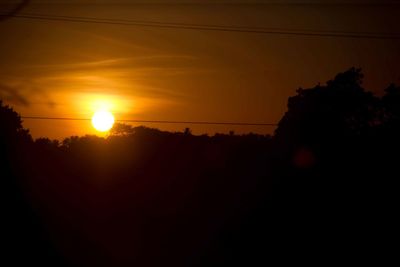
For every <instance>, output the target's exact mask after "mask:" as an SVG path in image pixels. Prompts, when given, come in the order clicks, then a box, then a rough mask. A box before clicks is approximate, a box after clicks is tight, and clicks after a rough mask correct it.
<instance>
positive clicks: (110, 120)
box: [92, 110, 114, 132]
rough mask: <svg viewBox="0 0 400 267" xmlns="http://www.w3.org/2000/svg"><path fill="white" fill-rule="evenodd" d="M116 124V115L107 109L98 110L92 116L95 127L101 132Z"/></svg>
mask: <svg viewBox="0 0 400 267" xmlns="http://www.w3.org/2000/svg"><path fill="white" fill-rule="evenodd" d="M113 124H114V116H113V115H112V114H111V112H109V111H106V110H101V111H97V112H96V113H94V115H93V117H92V125H93V127H94V128H95V129H96V130H97V131H100V132H106V131H108V130H110V129H111V127H112V126H113Z"/></svg>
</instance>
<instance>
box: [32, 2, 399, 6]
mask: <svg viewBox="0 0 400 267" xmlns="http://www.w3.org/2000/svg"><path fill="white" fill-rule="evenodd" d="M399 4H400V3H399V2H398V1H325V2H322V3H321V2H320V1H246V2H244V1H212V2H209V1H196V2H193V1H190V2H189V1H168V2H165V1H161V2H160V1H136V2H127V1H110V2H104V1H86V2H82V1H81V2H73V1H69V2H60V1H57V2H55V1H53V2H48V1H41V2H38V1H35V2H33V3H31V5H76V6H312V7H313V6H318V7H325V6H327V7H331V6H345V7H347V6H356V7H359V6H367V7H376V6H399Z"/></svg>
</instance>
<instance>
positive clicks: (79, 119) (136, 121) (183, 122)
mask: <svg viewBox="0 0 400 267" xmlns="http://www.w3.org/2000/svg"><path fill="white" fill-rule="evenodd" d="M21 119H26V120H63V121H90V120H91V119H86V118H68V117H41V116H22V117H21ZM115 121H116V122H131V123H160V124H193V125H196V124H197V125H232V126H277V125H278V124H277V123H250V122H217V121H169V120H123V119H121V120H115Z"/></svg>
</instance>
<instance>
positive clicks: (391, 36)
mask: <svg viewBox="0 0 400 267" xmlns="http://www.w3.org/2000/svg"><path fill="white" fill-rule="evenodd" d="M0 16H1V15H0ZM12 17H14V18H22V19H34V20H48V21H64V22H77V23H94V24H110V25H124V26H139V27H153V28H169V29H186V30H201V31H222V32H239V33H259V34H279V35H296V36H316V37H343V38H360V39H393V40H395V39H396V40H397V39H400V34H397V33H395V34H377V33H355V32H339V31H338V32H334V31H307V30H304V31H302V30H299V29H279V28H276V29H274V30H273V29H267V28H257V27H238V26H218V25H207V24H184V23H162V22H158V21H153V22H152V21H142V22H140V21H131V20H116V19H102V18H92V17H75V16H55V15H44V14H36V15H28V14H19V15H13V16H12Z"/></svg>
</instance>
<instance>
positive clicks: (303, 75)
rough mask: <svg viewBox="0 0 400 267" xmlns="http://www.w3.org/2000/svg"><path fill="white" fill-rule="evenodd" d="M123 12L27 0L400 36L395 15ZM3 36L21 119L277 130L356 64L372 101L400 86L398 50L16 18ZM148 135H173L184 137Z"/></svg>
mask: <svg viewBox="0 0 400 267" xmlns="http://www.w3.org/2000/svg"><path fill="white" fill-rule="evenodd" d="M7 2H18V1H7ZM116 2H118V1H89V0H82V1H31V3H30V4H29V5H28V6H27V7H25V9H23V10H22V11H21V12H23V13H41V14H53V15H66V16H87V17H100V18H118V19H135V20H153V21H165V22H182V23H196V24H218V25H243V26H258V27H260V26H263V27H279V28H295V29H315V30H339V31H363V32H366V31H367V32H392V33H393V32H397V33H399V32H400V29H399V27H400V26H399V23H398V14H399V11H400V6H398V5H397V6H396V5H394V6H391V5H389V6H374V5H367V6H361V7H359V6H357V5H345V6H340V5H338V6H337V5H327V6H325V5H280V4H276V5H260V4H258V5H251V4H246V5H226V4H216V5H215V4H207V3H211V2H212V1H209V2H207V1H201V2H200V3H202V4H200V5H198V4H193V3H194V2H195V1H190V0H187V1H181V2H185V3H188V4H185V5H182V4H168V3H171V2H172V1H153V3H155V2H158V3H164V4H143V3H149V2H150V1H147V2H146V1H141V3H142V4H138V2H139V1H124V2H123V3H124V4H115V3H116ZM214 2H215V1H214ZM220 2H221V1H220ZM224 2H225V3H226V2H229V1H224ZM236 2H237V1H236ZM259 2H262V1H259ZM264 2H268V1H264ZM269 2H271V1H269ZM275 2H276V3H278V2H280V1H275ZM281 2H283V1H281ZM286 2H288V1H286ZM314 2H316V1H314ZM376 2H379V1H376ZM49 3H52V4H49ZM57 3H58V4H57ZM62 3H63V4H62ZM119 3H122V2H119ZM175 3H176V1H175ZM190 3H192V4H190ZM197 3H199V1H197ZM247 3H250V2H247ZM7 8H9V5H4V3H3V4H0V10H1V9H3V10H6V9H7ZM0 36H1V42H0V58H1V60H0V98H1V99H3V100H4V101H5V102H6V103H7V104H10V105H12V106H13V107H14V109H15V110H16V111H18V112H19V113H20V114H21V115H23V116H51V117H77V118H90V117H91V116H92V114H93V112H94V111H95V109H96V106H98V105H104V104H105V105H109V109H110V110H111V111H112V112H113V113H114V115H115V117H116V119H137V120H189V121H196V120H198V121H241V122H266V123H275V122H277V121H279V119H280V117H281V116H282V115H283V113H284V112H285V110H286V101H287V98H288V97H289V96H291V95H293V94H295V91H296V89H297V88H298V87H310V86H313V85H315V84H317V83H318V82H322V83H323V82H325V81H326V80H328V79H330V78H332V77H333V76H334V75H335V74H336V73H338V72H340V71H344V70H346V69H348V68H350V67H352V66H355V67H361V68H363V70H364V74H365V75H366V79H365V86H366V87H367V89H370V90H374V91H376V92H377V91H378V90H381V89H383V88H384V87H386V86H387V85H388V84H389V83H390V82H396V83H400V71H399V68H398V63H399V62H400V41H399V40H370V39H351V38H331V37H304V36H303V37H302V36H285V35H267V34H250V33H233V32H212V31H198V30H182V29H163V28H146V27H134V26H122V25H105V24H89V23H71V22H57V21H40V20H28V19H20V18H9V19H7V20H4V21H1V22H0ZM24 126H26V127H28V128H30V130H31V132H32V134H33V136H34V137H39V136H48V137H50V138H63V137H66V136H70V135H83V134H86V133H89V134H93V133H95V131H94V130H93V129H92V127H91V125H90V122H70V121H67V122H66V121H28V120H26V121H25V122H24ZM148 126H154V127H158V128H162V129H167V130H183V129H184V128H185V127H187V125H150V124H149V125H148ZM190 127H191V128H192V129H193V130H194V133H197V134H200V133H205V132H207V133H214V132H216V131H217V132H227V131H228V130H230V129H234V130H235V131H236V132H249V131H253V132H260V133H270V132H271V131H273V128H268V127H232V126H229V127H227V126H210V125H208V126H190Z"/></svg>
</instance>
